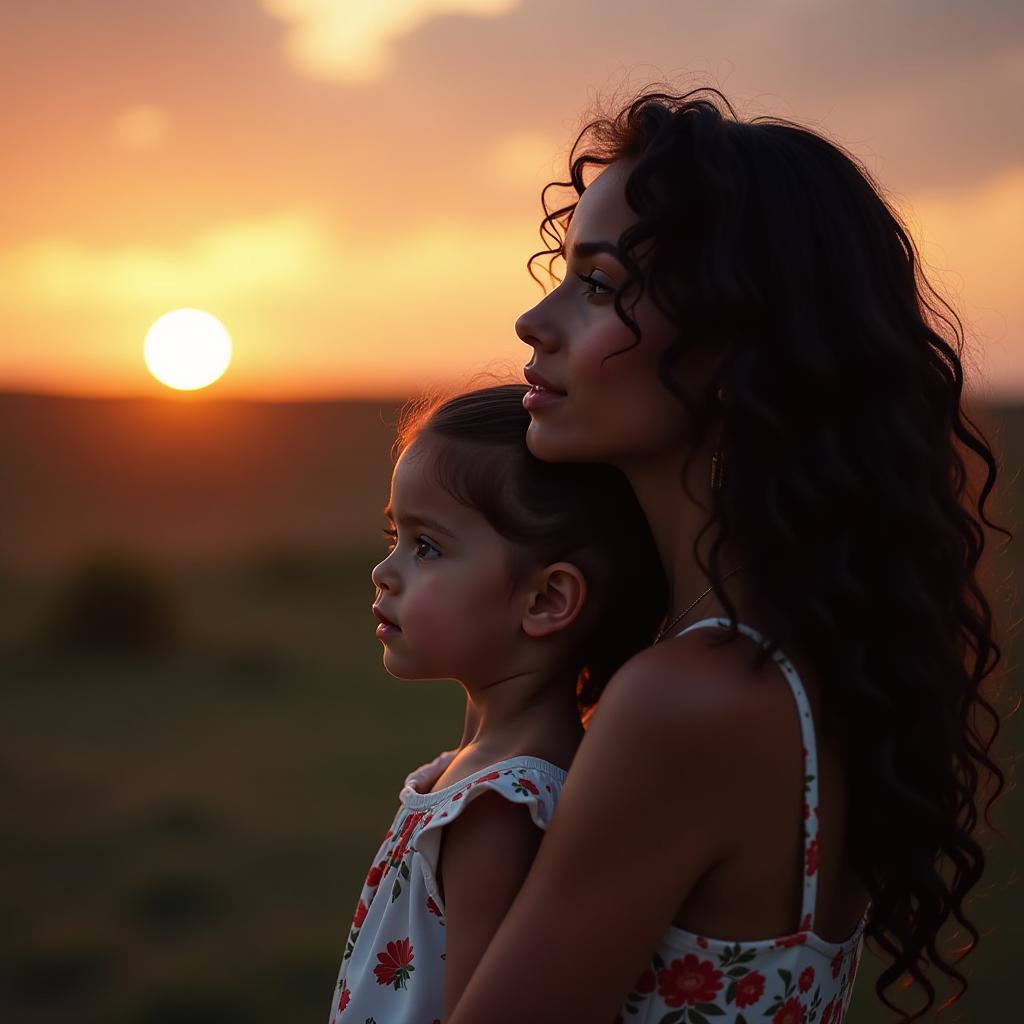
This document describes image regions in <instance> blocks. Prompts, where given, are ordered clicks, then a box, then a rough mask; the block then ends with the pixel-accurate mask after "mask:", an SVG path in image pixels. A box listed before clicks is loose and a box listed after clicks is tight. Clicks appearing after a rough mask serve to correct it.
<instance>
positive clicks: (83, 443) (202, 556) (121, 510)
mask: <svg viewBox="0 0 1024 1024" xmlns="http://www.w3.org/2000/svg"><path fill="white" fill-rule="evenodd" d="M400 404H401V402H400V401H399V400H394V399H392V400H387V399H384V400H381V401H327V402H324V401H320V402H252V401H226V400H225V401H218V400H211V399H207V398H205V397H203V398H192V399H188V398H185V399H178V398H167V399H159V398H130V399H129V398H125V399H107V398H103V399H100V398H95V399H92V398H66V397H55V396H48V395H29V394H0V572H2V571H4V570H7V571H16V572H29V573H35V572H39V571H43V572H47V573H48V572H51V571H54V570H60V569H62V568H64V567H65V566H67V565H68V564H69V563H74V562H77V561H78V560H79V559H80V558H82V557H83V556H86V555H89V554H92V553H93V552H94V551H96V550H97V549H99V548H110V547H112V546H113V547H116V548H118V549H119V550H121V551H123V552H126V553H128V554H137V555H139V556H142V557H144V558H145V559H146V560H147V561H151V562H154V563H157V564H169V565H178V566H180V565H184V564H190V563H197V564H198V563H202V562H207V561H211V560H215V561H230V560H232V559H235V558H244V557H247V556H248V555H249V554H251V553H253V552H258V551H263V550H266V549H268V548H275V547H276V548H281V547H284V548H286V549H287V548H300V549H301V548H310V549H324V548H327V549H339V548H345V547H350V546H357V545H365V544H372V543H377V542H380V534H379V530H380V527H381V526H382V525H383V517H382V515H381V509H382V507H383V505H384V503H385V501H386V500H387V489H388V481H389V479H390V472H391V464H390V460H389V458H388V450H389V448H390V446H391V443H392V441H393V438H394V423H395V420H396V418H397V413H398V410H399V407H400ZM972 416H973V417H974V418H975V420H976V421H977V422H978V423H979V424H980V425H981V426H982V429H983V430H985V432H986V435H987V436H988V439H989V441H990V443H992V444H993V445H994V446H995V448H996V450H997V452H998V453H1000V457H1001V462H1002V463H1003V472H1002V473H1001V475H1000V485H1001V486H1000V490H1005V491H1007V492H1009V493H1010V494H1011V495H1012V494H1013V493H1014V492H1015V491H1016V486H1020V467H1021V459H1022V456H1024V407H1021V406H999V407H988V406H979V407H978V408H977V409H975V410H972ZM972 461H975V462H976V460H972ZM976 472H977V467H976V466H973V467H972V475H974V474H976ZM1015 476H1016V477H1017V478H1018V481H1017V485H1016V486H1014V485H1012V484H1011V481H1012V480H1013V478H1014V477H1015ZM1009 511H1010V514H1011V515H1012V514H1013V512H1015V511H1016V510H1013V509H1011V510H1009ZM1015 525H1016V524H1015V523H1013V524H1011V527H1014V526H1015Z"/></svg>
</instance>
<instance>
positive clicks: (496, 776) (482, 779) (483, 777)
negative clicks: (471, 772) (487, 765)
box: [476, 772, 501, 782]
mask: <svg viewBox="0 0 1024 1024" xmlns="http://www.w3.org/2000/svg"><path fill="white" fill-rule="evenodd" d="M499 778H501V772H488V773H487V774H486V775H481V776H480V778H479V779H477V780H476V781H477V782H491V781H492V780H493V779H499Z"/></svg>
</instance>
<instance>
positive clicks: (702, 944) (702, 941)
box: [697, 935, 708, 949]
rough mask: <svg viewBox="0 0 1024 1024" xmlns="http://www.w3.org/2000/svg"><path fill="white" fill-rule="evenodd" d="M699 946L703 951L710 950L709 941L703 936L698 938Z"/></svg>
mask: <svg viewBox="0 0 1024 1024" xmlns="http://www.w3.org/2000/svg"><path fill="white" fill-rule="evenodd" d="M697 945H698V946H700V948H701V949H707V948H708V940H707V939H705V938H704V936H703V935H698V936H697Z"/></svg>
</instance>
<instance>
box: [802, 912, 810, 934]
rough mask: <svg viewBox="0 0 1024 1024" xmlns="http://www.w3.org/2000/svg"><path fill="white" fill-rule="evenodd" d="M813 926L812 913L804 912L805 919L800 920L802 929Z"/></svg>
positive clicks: (805, 929) (803, 930)
mask: <svg viewBox="0 0 1024 1024" xmlns="http://www.w3.org/2000/svg"><path fill="white" fill-rule="evenodd" d="M810 927H811V915H810V914H804V919H803V920H802V921H801V922H800V931H802V932H805V931H807V929H808V928H810Z"/></svg>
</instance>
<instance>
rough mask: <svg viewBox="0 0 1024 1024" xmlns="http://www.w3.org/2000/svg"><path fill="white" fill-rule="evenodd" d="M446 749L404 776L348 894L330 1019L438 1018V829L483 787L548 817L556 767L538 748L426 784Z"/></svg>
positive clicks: (407, 1023) (441, 918)
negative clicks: (353, 900) (359, 880)
mask: <svg viewBox="0 0 1024 1024" xmlns="http://www.w3.org/2000/svg"><path fill="white" fill-rule="evenodd" d="M455 753H456V752H455V751H454V750H447V751H444V752H443V753H441V754H439V755H438V756H437V757H436V758H435V759H434V760H433V761H431V762H430V763H429V764H425V765H422V766H421V767H419V768H417V769H416V770H415V771H413V772H410V773H409V775H408V776H406V779H405V783H404V784H403V786H402V789H401V791H400V792H399V794H398V799H399V803H400V806H399V808H398V812H397V814H396V815H395V820H394V822H393V823H392V825H391V828H389V829H388V832H387V835H385V836H384V841H383V843H381V846H380V849H379V850H378V851H377V854H376V856H375V857H374V858H373V865H372V866H371V868H370V872H369V874H368V875H367V876H366V882H365V884H364V885H363V891H362V892H361V893H360V895H359V902H358V903H357V904H356V911H355V916H354V917H353V920H352V926H351V928H350V929H349V934H348V939H347V941H346V943H345V952H344V956H343V958H342V961H341V970H340V971H339V973H338V984H337V986H336V988H335V991H334V996H333V999H332V1001H331V1011H330V1024H335V1022H338V1024H439V1022H440V1019H441V1009H442V999H443V994H444V955H445V909H444V901H443V899H442V898H441V894H440V892H439V891H438V888H437V883H436V881H435V878H436V874H437V859H438V853H439V851H440V847H441V829H442V828H443V827H444V826H445V825H447V824H448V823H449V822H451V821H454V820H455V818H456V817H458V815H459V813H460V812H461V811H462V808H463V807H465V806H466V805H467V804H468V803H470V801H472V800H473V799H474V798H475V797H476V796H477V795H478V794H479V793H481V792H483V791H484V790H488V789H490V790H494V791H496V792H498V793H501V795H502V796H503V797H505V799H507V800H510V801H512V803H517V804H525V805H526V806H527V808H528V810H529V812H530V817H531V818H532V819H533V821H534V823H535V824H536V825H537V826H538V827H539V828H542V829H546V828H547V827H548V822H550V820H551V816H552V814H553V813H554V809H555V802H556V801H557V799H558V795H559V793H561V791H562V785H563V783H564V782H565V774H566V773H565V770H564V769H562V768H559V767H557V766H556V765H553V764H551V763H550V762H549V761H545V760H543V759H542V758H539V757H528V756H521V757H511V758H507V759H506V760H504V761H497V762H495V763H494V764H491V765H488V766H487V767H485V768H481V769H480V770H479V771H476V772H473V773H472V774H471V775H467V776H466V778H465V779H463V780H461V781H460V782H457V783H455V784H454V785H452V786H447V787H445V788H444V789H439V790H438V791H437V792H436V793H430V792H426V790H429V788H430V786H432V785H433V784H434V782H435V781H436V780H437V779H438V778H439V777H440V775H441V773H442V772H443V771H444V770H445V768H447V767H448V764H449V763H450V762H451V760H452V758H453V757H454V756H455Z"/></svg>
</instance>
